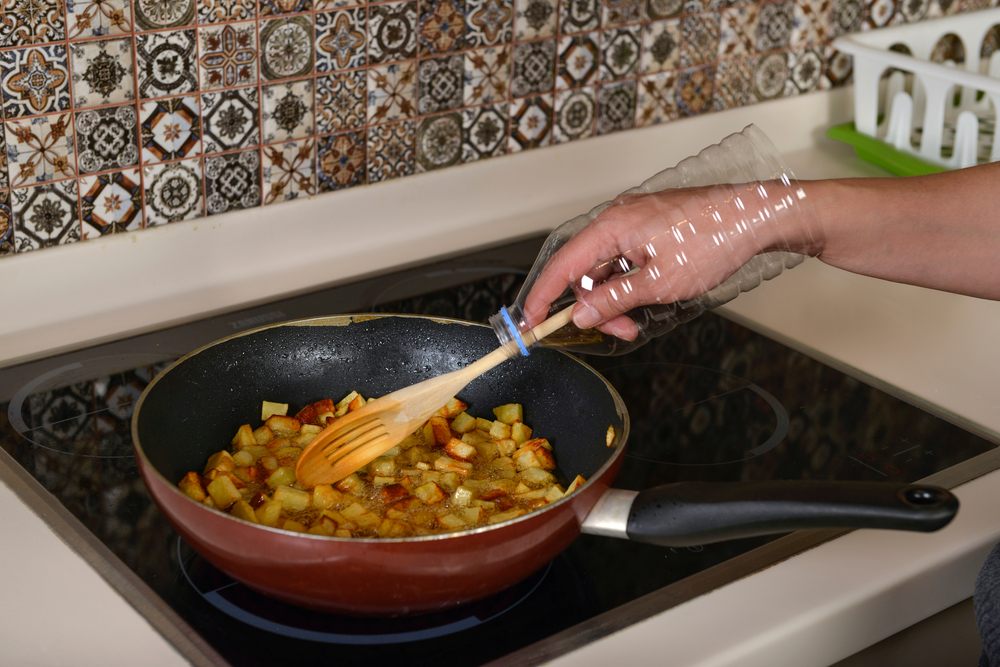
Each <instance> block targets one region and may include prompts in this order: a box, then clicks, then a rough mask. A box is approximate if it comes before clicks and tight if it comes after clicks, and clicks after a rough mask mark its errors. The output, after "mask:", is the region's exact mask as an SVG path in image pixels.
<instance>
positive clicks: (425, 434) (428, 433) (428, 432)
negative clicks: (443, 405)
mask: <svg viewBox="0 0 1000 667" xmlns="http://www.w3.org/2000/svg"><path fill="white" fill-rule="evenodd" d="M420 436H421V437H422V438H423V439H424V444H425V445H427V446H428V447H433V446H434V444H435V442H436V441H435V440H434V427H433V426H431V423H430V421H428V422H427V423H426V424H424V426H423V428H421V429H420Z"/></svg>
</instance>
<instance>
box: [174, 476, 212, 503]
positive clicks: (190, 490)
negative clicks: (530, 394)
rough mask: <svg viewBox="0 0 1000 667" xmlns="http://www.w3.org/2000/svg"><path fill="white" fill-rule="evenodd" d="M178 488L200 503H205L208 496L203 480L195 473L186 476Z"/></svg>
mask: <svg viewBox="0 0 1000 667" xmlns="http://www.w3.org/2000/svg"><path fill="white" fill-rule="evenodd" d="M177 486H179V487H180V489H181V491H183V492H184V493H186V494H187V495H188V496H189V497H191V498H193V499H194V500H197V501H198V502H201V501H203V500H204V499H205V497H206V496H207V495H208V494H206V493H205V489H204V488H203V487H202V485H201V479H199V478H198V474H197V473H195V472H189V473H188V474H186V475H184V479H182V480H181V481H180V483H179V484H178V485H177Z"/></svg>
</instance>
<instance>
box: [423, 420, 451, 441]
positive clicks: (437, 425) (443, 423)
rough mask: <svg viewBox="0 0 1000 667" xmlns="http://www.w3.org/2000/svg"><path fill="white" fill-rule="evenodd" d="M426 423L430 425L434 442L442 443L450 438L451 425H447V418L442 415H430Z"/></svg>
mask: <svg viewBox="0 0 1000 667" xmlns="http://www.w3.org/2000/svg"><path fill="white" fill-rule="evenodd" d="M428 423H429V424H430V425H431V431H432V432H433V433H434V442H435V443H437V444H439V445H444V444H446V443H447V442H448V441H449V440H451V427H450V426H448V420H447V419H445V418H444V417H431V418H430V420H429V421H428Z"/></svg>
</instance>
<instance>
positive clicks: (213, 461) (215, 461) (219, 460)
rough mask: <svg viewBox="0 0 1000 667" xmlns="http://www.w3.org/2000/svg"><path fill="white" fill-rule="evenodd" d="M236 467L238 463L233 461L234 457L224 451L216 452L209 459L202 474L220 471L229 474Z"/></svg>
mask: <svg viewBox="0 0 1000 667" xmlns="http://www.w3.org/2000/svg"><path fill="white" fill-rule="evenodd" d="M235 467H236V462H235V461H233V455H232V454H230V453H229V452H227V451H226V450H222V451H221V452H216V453H215V454H212V455H211V456H209V457H208V463H206V464H205V470H204V472H202V473H201V474H202V475H204V474H207V473H208V471H209V470H218V471H219V472H229V471H230V470H233V469H234V468H235Z"/></svg>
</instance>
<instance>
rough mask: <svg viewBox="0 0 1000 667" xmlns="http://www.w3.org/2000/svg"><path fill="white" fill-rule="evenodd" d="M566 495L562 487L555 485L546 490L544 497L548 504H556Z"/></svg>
mask: <svg viewBox="0 0 1000 667" xmlns="http://www.w3.org/2000/svg"><path fill="white" fill-rule="evenodd" d="M564 495H566V494H565V493H563V490H562V487H561V486H559V485H558V484H553V485H552V486H550V487H549V488H548V489H546V490H545V496H544V497H545V500H547V501H548V502H550V503H554V502H555V501H557V500H559V499H560V498H562V497H563V496H564Z"/></svg>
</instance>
